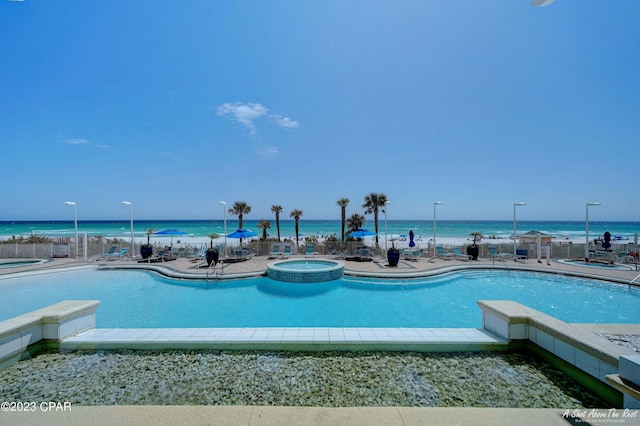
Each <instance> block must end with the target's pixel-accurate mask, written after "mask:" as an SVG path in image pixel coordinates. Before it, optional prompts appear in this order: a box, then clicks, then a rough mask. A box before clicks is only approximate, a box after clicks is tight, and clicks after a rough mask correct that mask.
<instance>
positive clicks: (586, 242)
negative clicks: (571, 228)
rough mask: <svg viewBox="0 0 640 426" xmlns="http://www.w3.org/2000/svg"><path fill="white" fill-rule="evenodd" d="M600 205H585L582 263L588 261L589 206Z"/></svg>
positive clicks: (599, 204) (598, 204) (595, 204)
mask: <svg viewBox="0 0 640 426" xmlns="http://www.w3.org/2000/svg"><path fill="white" fill-rule="evenodd" d="M601 205H602V203H595V202H594V203H587V215H586V220H585V223H586V228H585V234H586V237H585V245H584V261H585V262H588V261H589V206H601Z"/></svg>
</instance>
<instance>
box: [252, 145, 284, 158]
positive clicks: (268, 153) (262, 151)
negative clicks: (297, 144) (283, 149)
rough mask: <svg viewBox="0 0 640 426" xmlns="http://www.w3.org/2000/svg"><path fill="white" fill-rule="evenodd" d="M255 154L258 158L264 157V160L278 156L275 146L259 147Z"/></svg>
mask: <svg viewBox="0 0 640 426" xmlns="http://www.w3.org/2000/svg"><path fill="white" fill-rule="evenodd" d="M256 153H257V154H258V155H259V156H260V157H264V158H272V157H277V156H278V153H279V151H278V147H277V146H264V145H262V146H259V147H258V148H257V149H256Z"/></svg>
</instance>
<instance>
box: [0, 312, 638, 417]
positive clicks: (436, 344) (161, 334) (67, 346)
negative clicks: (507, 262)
mask: <svg viewBox="0 0 640 426" xmlns="http://www.w3.org/2000/svg"><path fill="white" fill-rule="evenodd" d="M98 305H99V302H98V301H64V302H60V303H57V304H55V305H52V306H49V307H46V308H43V309H40V310H37V311H33V312H30V313H28V314H25V315H21V316H19V317H16V318H12V319H10V320H7V321H3V322H0V369H2V368H5V367H6V366H8V365H11V364H12V363H14V362H17V361H18V360H20V359H21V357H23V356H25V354H28V352H29V350H30V349H32V350H33V349H34V348H35V349H36V351H37V350H38V349H40V346H42V345H43V343H44V346H45V347H50V346H53V347H56V348H58V349H60V350H78V349H125V348H126V349H145V350H153V349H220V350H297V351H302V350H304V351H309V350H313V351H325V350H327V351H328V350H377V351H383V350H384V351H426V352H456V351H486V350H507V349H509V348H512V347H514V346H516V347H517V346H518V345H523V344H525V345H526V344H533V345H535V347H536V348H539V349H540V350H544V351H546V352H548V353H549V354H552V355H553V356H555V357H557V358H559V359H561V360H562V361H564V362H566V363H567V364H569V365H571V366H573V367H575V368H577V369H579V370H581V371H583V372H585V373H586V374H588V375H590V376H592V377H594V378H595V379H597V380H598V381H599V382H600V383H603V384H606V385H607V386H609V387H611V388H615V389H617V390H619V391H621V392H622V393H623V394H624V407H625V408H640V400H639V399H637V398H636V397H637V395H638V393H637V391H635V390H634V389H636V388H639V387H640V385H639V384H638V382H634V380H638V377H640V357H637V356H635V353H632V352H631V351H629V350H627V349H624V348H622V347H619V346H617V345H615V344H613V343H611V342H609V341H607V340H606V339H604V338H601V337H599V336H596V335H594V334H593V333H587V332H584V331H581V330H579V329H578V328H577V327H574V326H572V325H571V324H568V323H565V322H563V321H560V320H558V319H556V318H554V317H551V316H549V315H546V314H543V313H542V312H539V311H536V310H534V309H531V308H529V307H527V306H524V305H522V304H520V303H517V302H512V301H503V300H494V301H478V306H479V307H480V309H481V310H482V321H483V328H482V329H428V328H203V329H173V328H169V329H96V328H95V312H96V309H97V307H98ZM629 355H632V356H629ZM621 357H622V359H623V364H624V368H622V369H620V368H619V360H620V359H621ZM638 381H640V380H638ZM619 382H621V383H623V384H625V383H626V385H625V386H628V385H631V390H630V391H625V389H624V387H620V386H618V385H619ZM629 382H630V383H629Z"/></svg>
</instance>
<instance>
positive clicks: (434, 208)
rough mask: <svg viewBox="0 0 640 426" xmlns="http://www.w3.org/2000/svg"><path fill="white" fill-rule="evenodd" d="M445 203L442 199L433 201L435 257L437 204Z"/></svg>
mask: <svg viewBox="0 0 640 426" xmlns="http://www.w3.org/2000/svg"><path fill="white" fill-rule="evenodd" d="M441 204H444V203H443V202H442V201H436V202H434V203H433V257H436V206H439V205H441Z"/></svg>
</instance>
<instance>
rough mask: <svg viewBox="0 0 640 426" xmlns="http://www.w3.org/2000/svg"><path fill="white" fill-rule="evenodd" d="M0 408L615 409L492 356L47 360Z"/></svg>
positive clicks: (14, 374) (17, 374)
mask: <svg viewBox="0 0 640 426" xmlns="http://www.w3.org/2000/svg"><path fill="white" fill-rule="evenodd" d="M0 399H1V400H3V401H68V402H71V403H72V404H74V405H114V404H126V405H139V404H144V405H148V404H153V405H278V406H318V407H349V406H357V407H380V406H422V407H436V406H439V407H518V408H528V407H531V408H571V409H574V408H583V407H605V406H606V404H605V403H604V402H602V401H601V400H599V399H598V398H597V397H595V396H594V395H592V394H590V393H589V392H588V391H586V390H585V389H584V388H583V387H581V386H580V385H578V384H576V383H575V382H573V381H572V380H571V379H569V378H568V377H566V376H565V375H564V374H563V373H561V372H560V371H558V370H556V369H554V368H553V367H551V366H550V365H547V364H545V363H543V362H541V361H538V360H536V359H533V358H529V357H527V356H524V355H521V354H511V353H510V354H506V353H490V352H489V353H487V352H483V353H448V354H433V353H430V354H423V353H390V352H309V353H300V352H220V351H128V350H127V351H97V352H93V351H92V352H74V353H45V354H41V355H38V356H37V357H35V358H33V359H31V360H25V361H21V362H19V363H17V364H14V365H13V366H11V367H9V368H7V369H6V370H4V371H2V372H0Z"/></svg>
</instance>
